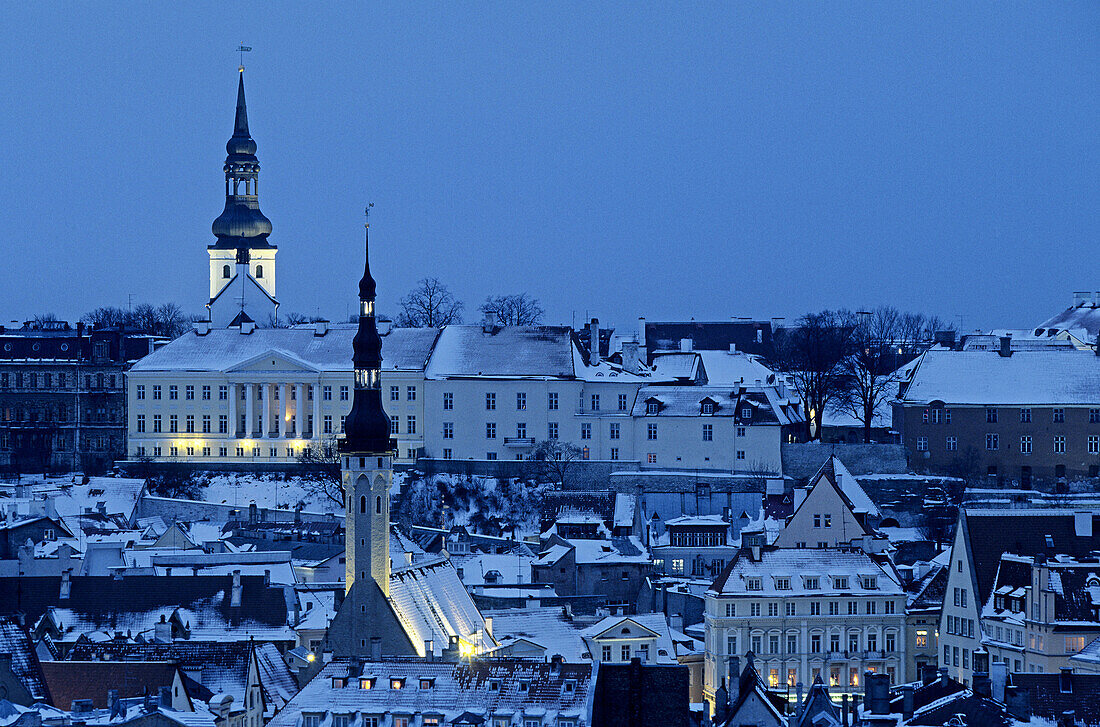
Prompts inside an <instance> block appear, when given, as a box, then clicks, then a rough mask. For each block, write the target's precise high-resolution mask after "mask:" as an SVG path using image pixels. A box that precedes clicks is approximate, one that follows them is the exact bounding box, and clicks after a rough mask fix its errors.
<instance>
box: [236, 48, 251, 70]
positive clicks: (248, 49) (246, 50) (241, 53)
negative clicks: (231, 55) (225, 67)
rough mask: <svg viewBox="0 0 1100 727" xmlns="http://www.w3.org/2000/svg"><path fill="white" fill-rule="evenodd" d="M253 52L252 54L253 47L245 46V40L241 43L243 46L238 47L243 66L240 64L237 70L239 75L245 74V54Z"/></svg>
mask: <svg viewBox="0 0 1100 727" xmlns="http://www.w3.org/2000/svg"><path fill="white" fill-rule="evenodd" d="M251 52H252V46H250V45H245V44H244V41H243V40H242V41H241V44H240V45H239V46H237V53H238V54H239V55H240V56H241V64H240V67H238V68H237V72H238V73H243V72H244V54H245V53H251Z"/></svg>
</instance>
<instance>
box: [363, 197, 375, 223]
mask: <svg viewBox="0 0 1100 727" xmlns="http://www.w3.org/2000/svg"><path fill="white" fill-rule="evenodd" d="M373 206H374V202H368V203H367V207H366V209H364V210H363V217H365V218H366V224H364V225H363V226H364V227H366V228H368V229H370V209H371V207H373Z"/></svg>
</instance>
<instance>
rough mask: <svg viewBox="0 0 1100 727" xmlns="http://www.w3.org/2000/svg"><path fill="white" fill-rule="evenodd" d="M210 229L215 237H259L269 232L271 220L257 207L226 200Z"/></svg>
mask: <svg viewBox="0 0 1100 727" xmlns="http://www.w3.org/2000/svg"><path fill="white" fill-rule="evenodd" d="M210 229H211V230H213V232H214V235H215V236H216V237H259V236H261V235H270V234H271V220H269V219H267V217H265V216H264V213H263V212H260V210H259V209H257V208H253V207H249V206H248V205H247V204H242V203H234V202H232V201H231V200H226V203H225V209H224V210H223V211H222V213H221V214H220V215H218V217H217V219H215V220H214V224H212V225H211V226H210Z"/></svg>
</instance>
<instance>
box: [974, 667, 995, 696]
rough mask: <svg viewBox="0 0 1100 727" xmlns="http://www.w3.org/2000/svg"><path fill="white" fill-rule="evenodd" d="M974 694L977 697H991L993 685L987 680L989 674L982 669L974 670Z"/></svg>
mask: <svg viewBox="0 0 1100 727" xmlns="http://www.w3.org/2000/svg"><path fill="white" fill-rule="evenodd" d="M972 683H973V685H974V687H973V689H974V694H975V695H976V696H978V697H985V698H986V699H992V698H993V685H992V684H991V683H990V681H989V674H988V673H987V672H984V671H976V672H974V680H973V682H972Z"/></svg>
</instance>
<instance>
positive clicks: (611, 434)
mask: <svg viewBox="0 0 1100 727" xmlns="http://www.w3.org/2000/svg"><path fill="white" fill-rule="evenodd" d="M408 419H410V420H412V421H413V429H412V430H411V431H410V432H409V433H410V434H414V433H415V420H416V418H415V417H411V416H410V417H408ZM391 426H393V427H394V428H393V431H392V433H393V434H397V428H396V425H395V424H393V423H391ZM560 432H561V429H560V427H559V426H558V422H549V423H547V425H546V438H547V439H558V438H559V435H560ZM580 434H581V439H582V440H589V439H592V424H591V423H590V422H582V423H581V432H580ZM496 436H497V425H496V422H486V423H485V438H486V439H496ZM516 436H517V437H520V438H524V437H526V436H527V423H526V422H518V423H517V424H516ZM607 436H608V439H621V438H622V424H621V423H619V422H612V423H611V424H609V425H608V431H607ZM737 436H738V437H743V436H745V427H737ZM443 438H444V439H454V422H443ZM646 439H647V440H648V441H656V440H657V425H656V424H647V425H646ZM703 441H704V442H713V441H714V425H713V424H704V425H703ZM738 459H744V457H738Z"/></svg>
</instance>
